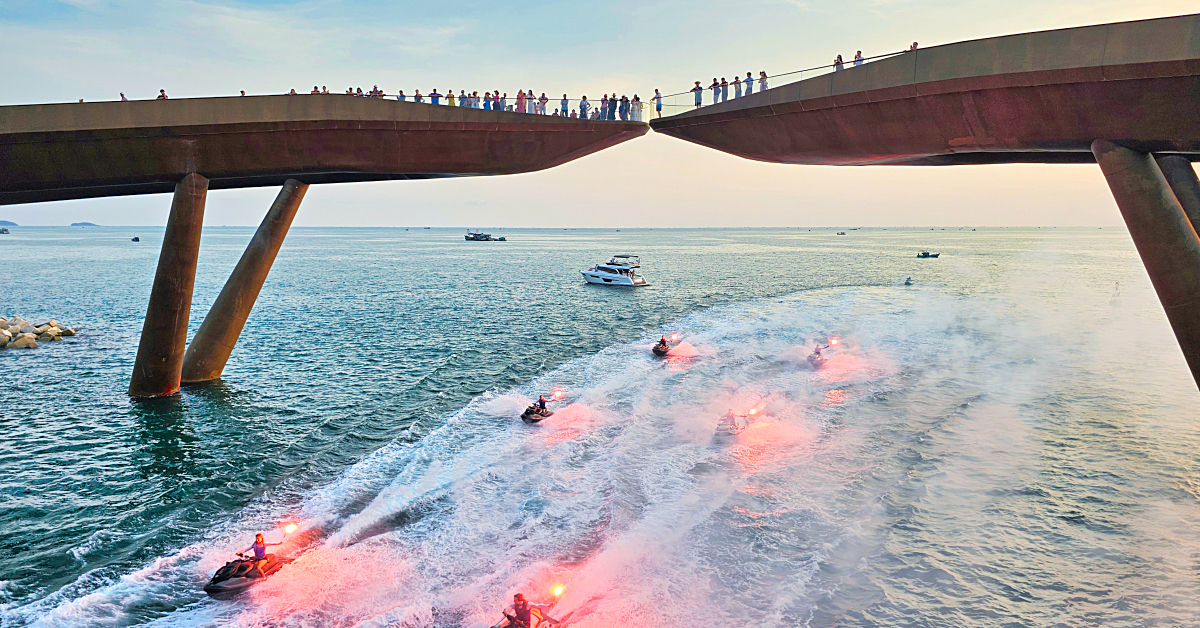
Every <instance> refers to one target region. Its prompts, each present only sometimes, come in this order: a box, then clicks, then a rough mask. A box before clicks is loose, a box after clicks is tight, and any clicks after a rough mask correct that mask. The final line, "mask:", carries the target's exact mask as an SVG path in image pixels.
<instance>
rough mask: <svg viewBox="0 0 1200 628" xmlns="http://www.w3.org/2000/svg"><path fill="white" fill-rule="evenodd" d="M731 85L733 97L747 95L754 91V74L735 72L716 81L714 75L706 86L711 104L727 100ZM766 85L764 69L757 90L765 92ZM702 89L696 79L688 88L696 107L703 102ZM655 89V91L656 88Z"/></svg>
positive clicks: (760, 74) (659, 107) (759, 75)
mask: <svg viewBox="0 0 1200 628" xmlns="http://www.w3.org/2000/svg"><path fill="white" fill-rule="evenodd" d="M731 85H732V86H733V97H734V98H741V97H742V95H743V94H745V95H746V96H749V95H750V94H753V93H754V75H753V73H751V72H747V73H746V78H743V79H739V78H738V77H737V75H736V74H735V75H734V77H733V80H732V81H728V80H726V79H725V77H723V76H722V77H721V80H719V81H718V80H717V77H715V76H714V77H713V80H712V85H709V86H708V89H709V90H710V91H712V104H714V105H715V104H717V103H719V102H725V101H727V100H729V87H730V86H731ZM767 87H768V86H767V73H766V72H765V71H763V72H759V73H758V91H760V92H765V91H767ZM704 90H705V88H704V87H703V86H702V85H700V81H696V86H695V87H693V88H692V89H691V90H690V91H691V92H692V93H693V94H695V95H696V108H697V109H699V108H700V107H701V106H702V105H703V104H704ZM655 91H656V93H657V90H655ZM660 101H661V99H660ZM658 110H659V111H662V107H661V106H658Z"/></svg>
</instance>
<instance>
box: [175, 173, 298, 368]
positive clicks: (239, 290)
mask: <svg viewBox="0 0 1200 628" xmlns="http://www.w3.org/2000/svg"><path fill="white" fill-rule="evenodd" d="M306 191H308V184H307V183H301V182H299V181H296V180H295V179H288V180H287V181H286V182H285V183H284V184H283V189H282V190H280V191H279V196H277V197H275V202H274V203H273V204H272V205H271V210H270V211H268V212H267V216H266V218H263V221H262V224H261V225H259V226H258V231H256V232H255V233H254V238H253V239H251V240H250V244H249V246H247V247H246V252H245V253H242V259H241V260H239V261H238V264H237V267H235V268H234V269H233V274H231V275H230V276H229V280H228V281H226V282H225V287H224V288H222V289H221V294H220V295H218V296H217V300H216V302H214V303H213V306H212V309H211V310H209V311H208V316H205V317H204V322H203V323H202V324H201V325H200V330H199V331H197V332H196V337H195V338H192V344H191V345H189V346H188V348H187V355H185V356H184V358H183V382H184V383H185V384H190V383H196V382H207V381H211V380H214V379H217V378H219V377H220V376H221V371H223V370H225V363H226V362H228V361H229V355H230V354H231V353H233V346H234V345H235V344H237V341H238V336H240V335H241V334H242V327H244V326H245V325H246V319H247V318H249V317H250V310H251V309H253V308H254V302H255V300H257V299H258V292H259V290H261V289H262V286H263V282H265V281H266V280H267V273H269V272H271V265H272V264H273V263H274V262H275V256H276V254H278V253H279V247H280V246H282V245H283V238H284V236H286V235H287V232H288V229H289V228H290V227H291V226H292V219H293V218H295V217H296V210H297V209H299V208H300V201H301V200H303V199H304V193H305V192H306Z"/></svg>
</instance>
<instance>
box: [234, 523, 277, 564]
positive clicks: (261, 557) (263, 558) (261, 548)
mask: <svg viewBox="0 0 1200 628" xmlns="http://www.w3.org/2000/svg"><path fill="white" fill-rule="evenodd" d="M272 545H283V542H282V541H281V542H279V543H267V542H266V540H264V539H263V535H262V533H261V532H259V533H258V534H256V535H254V544H253V545H251V546H250V547H247V548H246V549H244V550H242V552H251V551H252V552H254V566H255V567H256V568H257V569H258V572H259V573H263V570H264V569H265V568H266V566H267V548H268V547H270V546H272ZM242 552H239V553H242Z"/></svg>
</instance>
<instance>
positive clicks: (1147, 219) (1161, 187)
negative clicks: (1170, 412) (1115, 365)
mask: <svg viewBox="0 0 1200 628" xmlns="http://www.w3.org/2000/svg"><path fill="white" fill-rule="evenodd" d="M1092 150H1093V151H1094V153H1095V155H1096V162H1097V163H1099V164H1100V169H1101V170H1102V171H1104V178H1105V179H1107V180H1108V187H1109V188H1110V189H1111V190H1112V193H1113V197H1114V198H1116V200H1117V207H1119V208H1120V209H1121V215H1122V216H1123V217H1124V218H1125V224H1126V226H1128V227H1129V235H1130V236H1132V237H1133V243H1134V245H1135V246H1137V250H1138V254H1139V255H1140V256H1141V257H1142V263H1143V264H1144V265H1145V266H1146V272H1147V273H1149V275H1150V281H1151V283H1153V284H1154V290H1155V292H1157V293H1158V300H1159V301H1160V302H1162V306H1163V309H1164V310H1165V311H1166V313H1167V320H1168V321H1170V323H1171V329H1173V330H1174V331H1175V338H1176V339H1177V340H1178V341H1179V347H1180V348H1181V349H1183V355H1184V358H1186V359H1187V363H1188V367H1189V368H1191V370H1192V377H1194V378H1195V380H1196V383H1197V385H1200V237H1198V236H1197V235H1196V229H1195V228H1194V227H1193V226H1192V223H1191V221H1190V220H1189V219H1188V217H1187V214H1185V213H1184V211H1183V207H1182V206H1180V204H1179V201H1178V200H1177V199H1176V198H1175V194H1174V192H1172V191H1171V187H1170V186H1169V185H1168V183H1167V179H1166V177H1164V176H1163V173H1162V171H1161V170H1160V169H1159V167H1158V164H1157V163H1155V161H1154V158H1153V157H1152V156H1151V155H1148V154H1146V153H1139V152H1136V151H1132V150H1129V149H1127V148H1122V147H1120V146H1117V145H1115V144H1113V143H1112V142H1108V141H1105V140H1096V141H1095V142H1094V143H1093V144H1092ZM1189 169H1190V168H1189Z"/></svg>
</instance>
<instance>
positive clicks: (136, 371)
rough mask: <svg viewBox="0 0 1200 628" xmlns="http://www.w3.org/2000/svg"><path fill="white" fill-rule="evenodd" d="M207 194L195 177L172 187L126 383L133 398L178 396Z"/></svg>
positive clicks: (202, 182) (202, 180) (205, 185)
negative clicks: (136, 349) (159, 247)
mask: <svg viewBox="0 0 1200 628" xmlns="http://www.w3.org/2000/svg"><path fill="white" fill-rule="evenodd" d="M207 196H208V179H205V178H204V177H202V176H200V175H198V174H196V173H192V174H189V175H187V176H186V177H184V178H183V180H182V181H180V182H179V183H176V184H175V197H174V198H173V199H172V200H171V215H170V217H169V218H167V231H166V233H165V234H164V235H163V244H162V251H161V252H159V254H158V270H157V271H156V272H155V273H154V287H153V288H151V289H150V304H149V305H148V306H146V320H145V322H143V323H142V339H141V342H139V343H138V352H137V359H136V360H135V361H134V363H133V376H132V377H130V379H129V394H130V395H131V396H133V397H162V396H166V395H173V394H175V393H177V392H179V375H180V372H181V371H182V369H183V350H184V347H185V346H186V344H187V332H188V317H189V316H190V315H191V312H192V288H193V286H195V284H196V260H197V259H198V258H199V256H200V229H201V227H203V225H204V200H205V198H206V197H207Z"/></svg>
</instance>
